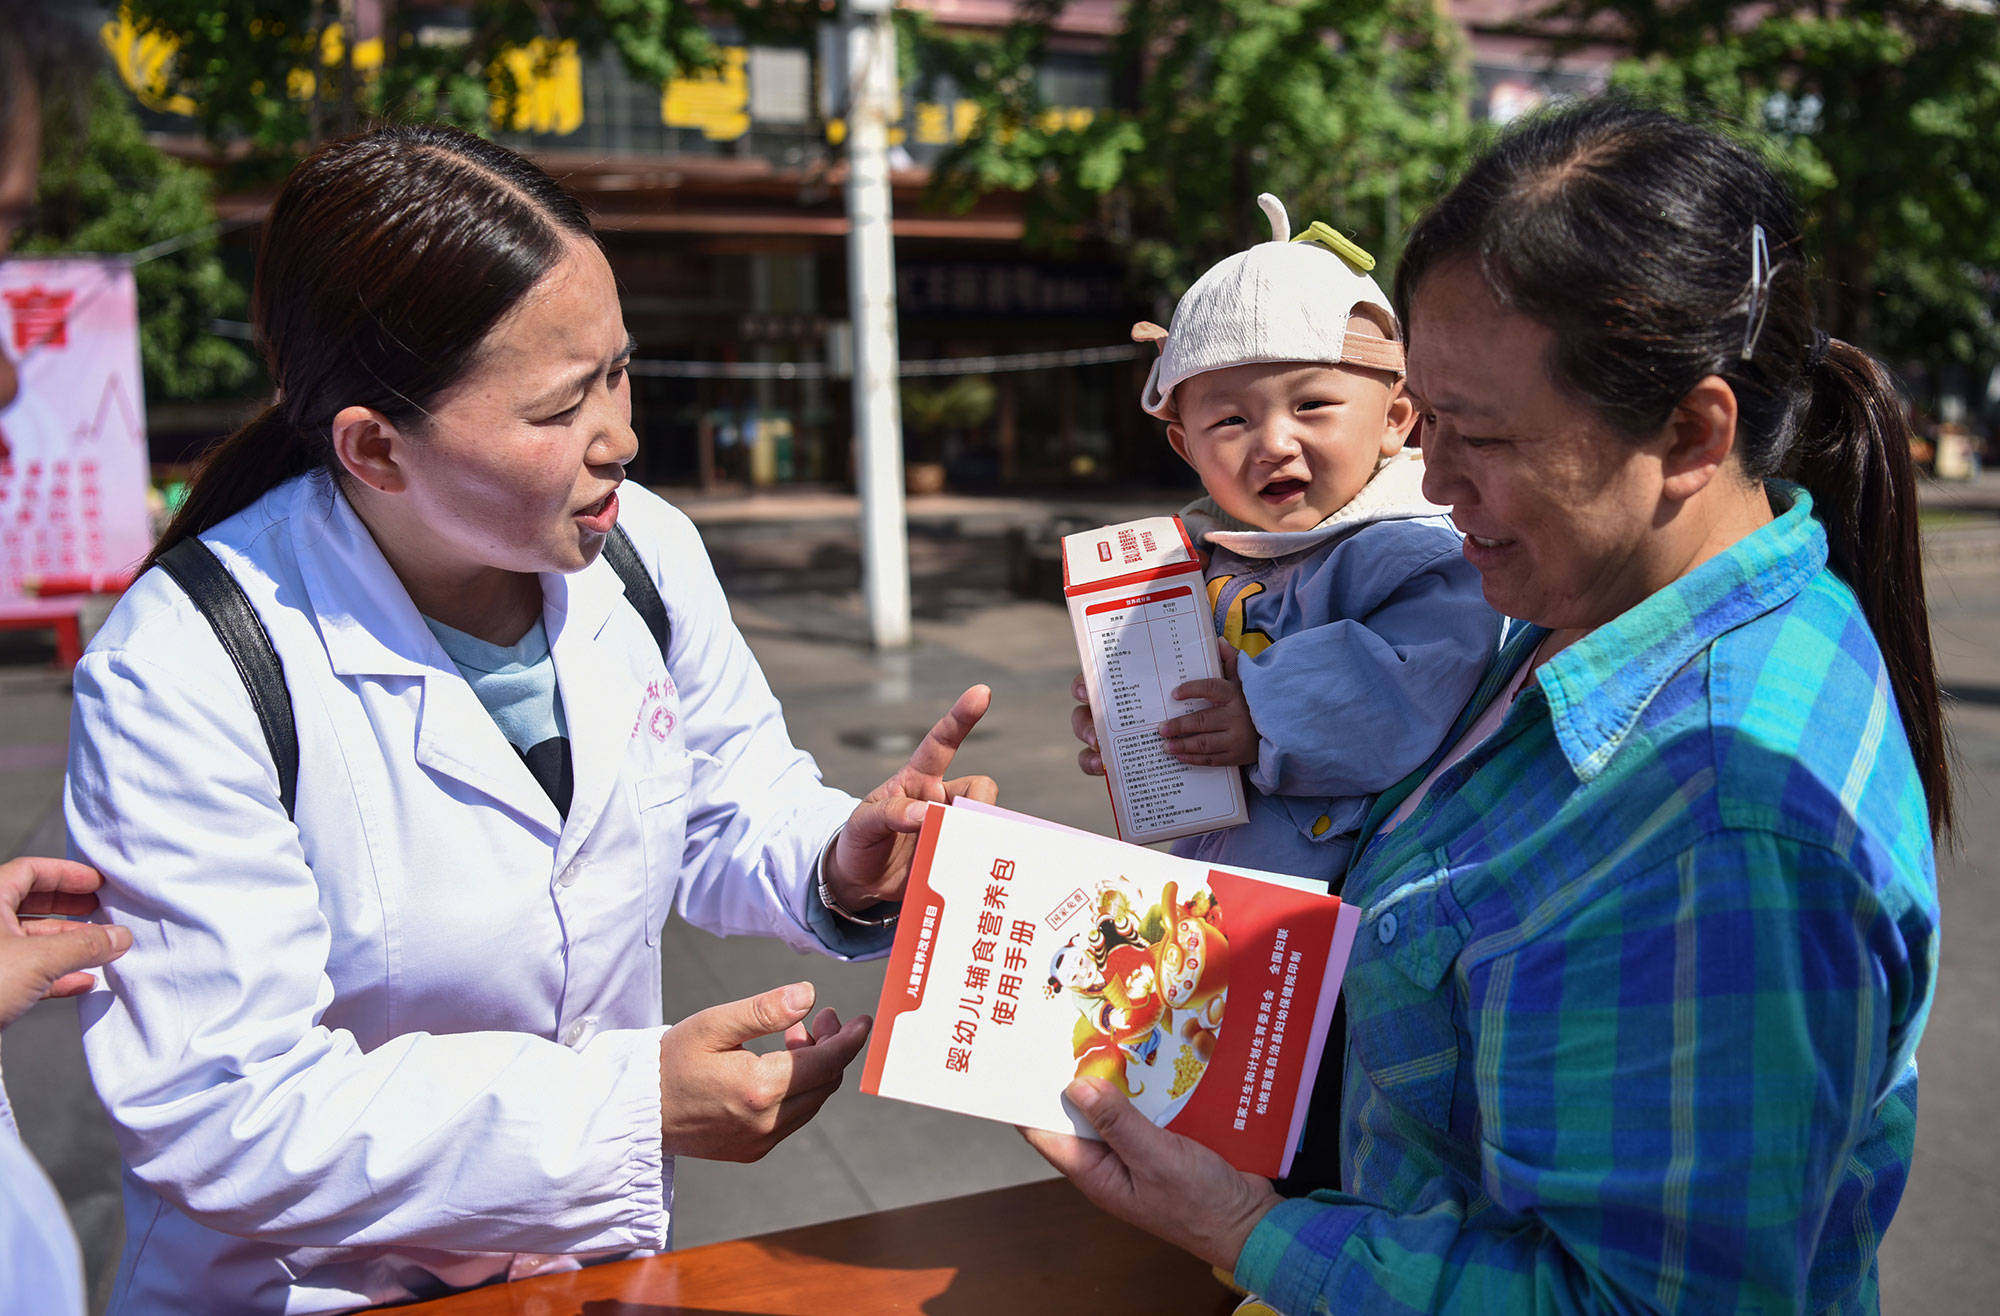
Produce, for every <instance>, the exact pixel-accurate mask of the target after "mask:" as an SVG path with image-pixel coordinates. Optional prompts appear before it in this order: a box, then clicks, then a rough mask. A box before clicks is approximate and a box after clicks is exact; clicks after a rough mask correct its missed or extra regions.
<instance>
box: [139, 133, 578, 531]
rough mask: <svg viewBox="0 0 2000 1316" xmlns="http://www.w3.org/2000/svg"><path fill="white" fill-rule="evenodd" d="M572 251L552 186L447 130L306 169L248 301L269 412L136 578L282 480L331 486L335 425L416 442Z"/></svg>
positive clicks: (214, 469)
mask: <svg viewBox="0 0 2000 1316" xmlns="http://www.w3.org/2000/svg"><path fill="white" fill-rule="evenodd" d="M579 238H580V239H583V240H585V241H591V242H594V241H595V240H596V238H595V235H594V234H593V232H592V230H591V227H590V219H589V217H588V216H587V215H586V214H585V213H584V210H583V207H582V206H581V205H580V204H578V202H577V200H576V198H575V197H573V196H571V195H570V194H569V193H568V192H567V191H565V190H564V189H563V187H562V185H561V184H559V183H557V182H556V181H555V180H554V179H552V178H550V177H549V176H548V175H547V174H545V173H543V172H542V171H541V170H540V169H538V168H536V167H535V166H534V165H532V164H530V163H529V162H528V161H527V160H525V159H523V158H522V157H521V156H519V155H517V154H516V153H514V152H513V151H510V150H508V149H507V148H506V147H504V146H497V145H495V144H494V143H492V142H489V141H486V140H484V139H483V138H479V137H475V136H473V135H472V134H470V133H466V132H461V131H460V130H458V129H456V128H448V127H444V126H442V125H436V124H415V125H406V126H399V127H390V128H381V129H377V130H376V131H374V132H368V133H362V134H360V135H358V136H354V137H348V138H343V139H341V140H339V141H335V142H329V143H327V144H326V145H325V146H323V147H321V148H320V149H319V150H317V151H315V152H314V153H313V154H312V155H310V156H308V157H307V158H306V159H305V160H304V161H303V162H301V163H300V164H299V166H298V167H297V168H296V169H294V170H293V171H292V173H291V176H290V177H289V178H287V179H286V180H285V185H284V188H283V190H281V191H280V192H279V194H278V199H277V201H276V202H275V203H274V204H273V205H272V207H271V214H270V217H269V218H268V219H267V220H266V221H265V225H264V235H263V240H262V243H261V244H260V246H259V248H258V255H257V278H256V284H255V287H254V289H253V291H252V293H251V321H252V324H253V326H254V328H255V330H256V335H257V345H258V348H259V350H260V351H261V352H262V353H263V356H264V361H265V364H266V365H267V366H268V367H269V369H270V373H271V379H272V382H273V383H275V384H276V385H277V399H276V401H274V402H273V403H272V404H271V405H270V406H269V407H267V408H265V410H264V411H263V412H262V414H260V415H258V416H257V417H256V418H255V419H253V420H251V421H250V423H249V424H247V425H245V426H244V427H243V428H242V429H240V430H238V431H236V433H234V434H232V435H230V436H229V437H228V438H226V439H223V440H222V441H221V442H220V443H218V444H216V445H215V446H214V447H213V448H211V449H210V450H209V451H208V452H207V453H206V454H205V455H204V456H203V458H202V462H201V465H200V468H199V469H198V470H197V471H196V473H195V476H194V479H193V481H192V482H191V484H190V486H189V490H188V496H187V500H186V501H185V502H184V503H182V504H181V508H180V511H179V512H178V513H176V514H175V516H174V519H173V521H172V523H171V524H169V525H168V527H167V530H166V533H165V534H164V535H162V536H161V538H160V542H159V543H158V544H156V545H155V546H154V548H153V552H152V554H151V555H150V556H149V557H148V558H147V560H146V564H147V565H148V566H151V565H152V563H153V562H154V561H156V560H157V559H158V558H159V556H160V554H162V553H164V552H166V550H168V549H169V548H172V547H173V546H174V545H175V544H177V543H179V542H180V541H181V540H183V539H186V538H188V537H189V536H192V535H198V534H200V533H201V532H202V531H204V530H206V529H208V528H209V527H210V526H212V525H215V524H216V523H217V522H219V521H221V520H223V519H224V518H226V517H229V516H231V515H233V514H234V513H236V512H238V511H240V510H242V509H243V508H245V507H247V506H249V505H250V504H251V503H252V502H254V501H255V500H256V499H257V498H259V497H260V496H262V495H263V494H264V493H266V492H267V491H269V490H271V489H273V488H275V487H277V486H278V485H279V484H282V483H283V482H284V481H286V480H288V479H290V478H292V477H293V476H295V475H301V474H303V473H305V472H307V471H310V470H313V469H316V468H320V467H327V468H331V467H332V466H333V465H334V463H335V457H334V454H333V441H332V425H333V418H334V416H335V415H336V414H338V413H339V412H340V411H341V410H342V409H343V408H346V407H350V406H362V407H371V408H373V409H375V410H377V411H380V412H381V413H382V414H383V415H385V416H387V417H388V418H389V419H390V420H391V421H393V422H394V423H395V424H397V425H398V426H411V427H416V428H421V424H422V421H423V419H424V418H425V417H426V416H427V411H428V406H429V404H430V403H431V402H432V401H433V400H434V399H435V398H436V397H437V396H438V395H439V394H440V393H442V392H443V391H444V390H446V389H447V388H449V387H450V386H451V385H452V384H453V383H455V382H457V381H458V379H459V378H460V377H461V376H463V375H464V373H465V371H466V370H467V368H468V367H470V366H471V365H472V363H473V361H474V359H475V357H476V355H477V353H478V351H479V348H480V345H481V344H482V343H483V342H484V341H485V339H486V335H487V333H488V332H489V331H490V330H491V329H492V328H493V326H494V325H495V324H497V323H498V322H499V321H500V320H501V319H502V318H503V317H504V316H505V315H506V314H507V313H508V312H509V311H510V310H512V309H513V308H514V306H515V305H516V304H517V303H518V302H519V301H520V300H521V298H522V297H523V296H524V295H525V294H526V293H527V291H528V290H529V289H530V288H532V287H534V286H535V284H537V283H538V282H540V281H541V279H542V277H543V276H544V275H546V274H547V273H548V272H549V271H550V270H551V269H553V268H554V267H555V266H556V265H557V264H558V263H559V262H560V261H561V260H562V257H563V254H564V251H565V250H566V244H567V242H568V241H570V240H574V239H579Z"/></svg>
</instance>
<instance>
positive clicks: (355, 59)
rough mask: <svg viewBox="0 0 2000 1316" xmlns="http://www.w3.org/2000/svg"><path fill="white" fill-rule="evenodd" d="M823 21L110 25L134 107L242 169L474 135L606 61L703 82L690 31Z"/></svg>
mask: <svg viewBox="0 0 2000 1316" xmlns="http://www.w3.org/2000/svg"><path fill="white" fill-rule="evenodd" d="M823 17H825V15H824V14H823V13H822V12H821V10H820V8H819V5H818V4H817V3H816V2H815V0H707V2H706V3H704V4H702V5H701V6H699V7H697V6H695V5H693V4H691V3H688V0H573V2H571V3H563V4H551V3H525V4H524V3H521V2H520V0H467V2H466V3H463V4H460V5H456V6H450V7H440V6H435V5H413V4H401V3H398V2H397V0H124V3H123V4H122V5H121V6H120V11H119V17H118V20H117V22H118V25H122V28H121V32H120V38H119V39H120V40H128V41H131V42H132V43H134V46H135V49H136V48H137V47H138V46H140V45H143V46H144V51H143V53H141V54H139V55H138V56H137V57H136V58H135V59H134V61H133V62H134V63H136V64H139V65H141V66H143V69H144V72H145V75H146V77H147V79H148V81H149V82H150V84H151V85H150V86H149V87H148V88H147V89H146V95H147V98H148V99H149V100H151V101H153V102H154V103H155V104H169V103H170V104H172V105H173V106H174V108H176V109H177V110H179V111H181V112H184V113H188V114H191V115H193V116H194V117H195V118H196V119H197V120H198V121H199V122H200V123H201V126H202V130H203V132H204V133H205V134H206V135H207V136H208V137H209V139H210V140H211V141H213V142H215V143H216V144H217V145H218V146H221V145H228V146H231V147H233V148H236V149H241V148H243V147H245V146H247V147H248V149H249V151H250V152H251V155H252V164H253V167H254V165H255V164H258V163H264V164H268V163H270V162H271V161H274V160H277V161H289V160H290V159H291V158H293V157H294V156H295V155H296V153H297V152H298V150H299V149H300V147H301V146H305V145H310V144H311V143H313V142H317V141H319V140H321V139H323V138H325V137H329V136H334V135H339V134H343V133H348V132H353V131H356V130H357V129H359V128H362V127H364V126H366V125H367V124H368V123H370V122H373V121H378V120H384V119H388V120H404V119H426V120H443V121H445V122H450V123H456V124H458V125H460V126H461V127H465V128H468V129H471V130H473V131H475V132H489V131H491V130H492V128H493V126H494V125H495V124H496V123H497V124H501V125H506V124H509V123H511V122H513V121H514V119H515V117H516V114H517V112H519V111H520V110H521V109H522V108H523V105H524V101H525V100H526V99H527V98H529V97H530V96H531V95H532V90H533V88H532V84H533V82H534V80H535V79H536V77H537V76H538V75H540V74H544V73H547V72H548V71H549V69H550V68H551V67H552V66H553V65H554V64H555V63H556V62H557V61H559V60H562V59H566V58H577V57H581V58H588V57H590V56H592V55H595V54H596V53H597V52H599V51H601V50H604V49H606V48H607V47H608V48H611V49H614V50H616V51H617V52H618V54H619V56H620V57H621V58H622V59H623V60H624V62H625V64H626V66H627V67H628V68H630V69H631V70H632V72H633V73H634V74H635V75H637V76H639V77H641V78H643V79H647V80H650V81H653V82H665V81H666V80H667V79H669V78H671V77H674V76H675V75H677V74H682V73H686V72H689V71H699V70H703V69H707V68H710V67H712V66H713V65H714V64H715V62H716V60H717V58H718V52H717V48H716V46H715V44H714V42H712V41H711V40H710V39H709V36H708V32H707V30H706V28H705V27H704V25H703V24H704V20H705V19H706V20H709V21H714V20H721V21H726V22H729V23H731V24H732V25H734V26H736V27H737V28H739V29H740V30H742V31H743V32H745V33H746V34H747V35H752V36H763V37H775V36H778V35H782V34H786V33H791V34H796V33H797V32H798V31H800V30H801V25H803V24H807V23H811V22H816V21H818V20H820V19H821V18H823Z"/></svg>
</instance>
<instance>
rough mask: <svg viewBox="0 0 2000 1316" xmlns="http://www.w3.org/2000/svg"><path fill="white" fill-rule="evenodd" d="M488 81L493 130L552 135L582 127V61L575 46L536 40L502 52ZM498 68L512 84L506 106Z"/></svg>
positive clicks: (505, 93) (504, 87) (546, 39)
mask: <svg viewBox="0 0 2000 1316" xmlns="http://www.w3.org/2000/svg"><path fill="white" fill-rule="evenodd" d="M494 63H495V65H496V71H495V73H494V74H493V76H492V78H491V79H490V80H489V82H488V86H489V87H490V88H491V90H492V92H493V126H494V127H495V128H502V129H507V130H509V131H512V132H517V133H553V134H556V135H558V136H562V135H567V134H569V133H573V132H575V131H576V130H577V129H578V128H580V127H582V126H583V61H582V60H581V59H579V58H578V57H577V53H576V42H574V41H550V40H549V39H548V38H546V37H536V38H535V39H534V40H533V41H530V42H529V43H528V44H527V45H525V46H514V47H511V48H510V49H507V50H504V51H502V52H501V54H500V58H499V59H497V60H495V61H494ZM500 68H504V69H505V70H506V72H507V74H508V75H511V77H512V78H513V82H514V88H513V98H512V101H511V103H510V102H509V101H508V97H507V86H506V78H504V77H502V76H501V75H500V73H499V71H498V69H500Z"/></svg>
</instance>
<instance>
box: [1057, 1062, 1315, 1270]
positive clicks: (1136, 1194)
mask: <svg viewBox="0 0 2000 1316" xmlns="http://www.w3.org/2000/svg"><path fill="white" fill-rule="evenodd" d="M1063 1095H1064V1096H1066V1097H1068V1098H1069V1100H1070V1104H1072V1105H1074V1106H1075V1107H1076V1108H1077V1109H1078V1110H1079V1111H1081V1112H1082V1113H1083V1117H1084V1118H1085V1119H1087V1120H1089V1121H1090V1123H1091V1127H1093V1128H1095V1129H1096V1130H1097V1131H1098V1133H1100V1134H1102V1135H1103V1137H1104V1141H1103V1142H1092V1141H1090V1140H1089V1139H1088V1138H1078V1137H1074V1136H1072V1135H1070V1134H1067V1133H1049V1132H1046V1131H1045V1130H1042V1129H1023V1130H1022V1131H1021V1132H1022V1134H1023V1136H1025V1137H1026V1138H1027V1140H1028V1144H1029V1145H1030V1146H1032V1147H1033V1148H1034V1149H1035V1150H1036V1151H1038V1152H1040V1153H1041V1154H1042V1156H1043V1158H1044V1159H1045V1160H1047V1161H1048V1163H1049V1164H1050V1165H1053V1166H1055V1167H1056V1169H1058V1170H1061V1171H1062V1172H1063V1174H1064V1175H1065V1176H1066V1177H1067V1178H1068V1179H1069V1181H1070V1182H1071V1183H1074V1184H1075V1185H1076V1186H1077V1187H1078V1188H1080V1189H1082V1190H1083V1195H1084V1196H1085V1197H1088V1198H1089V1199H1090V1200H1091V1201H1093V1202H1095V1203H1097V1205H1099V1206H1101V1207H1103V1208H1104V1209H1105V1210H1106V1211H1109V1212H1110V1213H1111V1214H1112V1215H1115V1216H1117V1217H1118V1218H1119V1219H1120V1220H1123V1221H1125V1222H1126V1223H1128V1224H1133V1225H1137V1226H1138V1227H1139V1228H1141V1229H1143V1230H1145V1231H1146V1232H1147V1233H1149V1234H1154V1235H1157V1236H1158V1237H1160V1238H1163V1239H1165V1240H1166V1241H1167V1242H1169V1243H1172V1244H1173V1245H1174V1246H1175V1247H1179V1248H1183V1249H1185V1250H1186V1251H1189V1252H1192V1253H1193V1254H1194V1255H1196V1256H1198V1257H1200V1258H1201V1259H1202V1260H1203V1261H1206V1262H1208V1263H1209V1264H1210V1265H1211V1266H1215V1267H1217V1268H1218V1269H1220V1270H1221V1271H1222V1272H1223V1273H1224V1274H1232V1273H1234V1272H1235V1270H1236V1259H1237V1257H1238V1256H1239V1255H1240V1254H1241V1253H1242V1251H1243V1244H1244V1243H1245V1242H1247V1241H1248V1240H1249V1238H1250V1231H1251V1230H1252V1229H1254V1228H1256V1225H1257V1222H1258V1221H1259V1220H1262V1219H1263V1218H1264V1213H1265V1212H1267V1211H1269V1210H1270V1209H1271V1208H1272V1207H1274V1206H1276V1205H1277V1204H1278V1202H1279V1201H1280V1200H1281V1199H1280V1198H1279V1197H1278V1194H1277V1193H1276V1192H1274V1191H1273V1190H1272V1188H1271V1185H1270V1182H1269V1181H1268V1180H1266V1179H1263V1178H1260V1177H1259V1176H1257V1175H1254V1174H1245V1173H1244V1172H1243V1171H1241V1170H1238V1169H1236V1168H1235V1167H1234V1166H1232V1165H1230V1163H1229V1162H1228V1161H1225V1160H1223V1159H1222V1157H1220V1156H1218V1155H1217V1154H1216V1153H1214V1152H1212V1151H1210V1150H1209V1149H1208V1148H1206V1147H1204V1146H1202V1145H1201V1144H1200V1143H1198V1142H1196V1141H1194V1140H1193V1139H1191V1138H1184V1137H1182V1136H1181V1135H1180V1134H1178V1133H1170V1132H1168V1131H1167V1130H1166V1129H1163V1128H1160V1127H1159V1126H1158V1125H1156V1124H1154V1123H1153V1122H1152V1121H1151V1120H1149V1119H1147V1118H1146V1117H1145V1116H1144V1115H1141V1114H1140V1113H1139V1112H1138V1110H1137V1109H1136V1108H1135V1107H1134V1106H1133V1105H1132V1103H1131V1102H1129V1101H1127V1100H1126V1099H1125V1098H1124V1097H1123V1096H1122V1095H1120V1094H1119V1093H1118V1091H1117V1090H1116V1089H1115V1088H1113V1087H1112V1086H1111V1084H1109V1083H1107V1082H1105V1081H1104V1080H1103V1079H1101V1078H1080V1079H1077V1080H1076V1081H1074V1082H1072V1083H1071V1084H1070V1085H1069V1087H1068V1088H1067V1089H1065V1090H1064V1092H1063Z"/></svg>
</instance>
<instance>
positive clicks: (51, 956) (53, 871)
mask: <svg viewBox="0 0 2000 1316" xmlns="http://www.w3.org/2000/svg"><path fill="white" fill-rule="evenodd" d="M103 881H104V879H103V878H102V877H100V876H99V875H98V872H97V870H96V869H95V868H91V867H89V866H88V865H86V864H79V863H74V862H72V861H70V860H68V859H33V858H22V859H9V860H8V861H7V862H6V863H4V864H0V1028H5V1027H6V1026H7V1025H8V1024H11V1023H13V1022H14V1021H15V1020H16V1019H18V1018H20V1017H21V1016H22V1015H23V1014H26V1013H27V1010H28V1007H29V1006H31V1005H33V1004H34V1003H35V1002H36V1001H39V1000H41V999H42V998H43V997H45V996H76V995H79V994H80V993H83V992H87V991H89V990H90V988H91V986H92V983H93V979H92V977H91V975H90V974H88V973H85V972H83V970H85V969H94V968H97V967H99V966H101V965H105V964H109V963H110V962H111V961H113V960H115V959H117V958H118V957H119V956H120V955H123V954H124V953H125V950H126V948H127V947H128V946H130V945H131V944H132V934H131V932H129V931H128V930H126V929H125V928H121V927H116V926H110V925H106V924H102V923H71V922H68V921H67V920H68V919H69V918H75V917H80V916H82V915H85V914H88V913H90V912H91V911H92V910H95V909H96V908H97V895H96V891H97V888H98V887H99V886H100V885H102V884H103ZM50 914H52V915H61V916H62V917H60V918H29V919H27V920H26V921H23V918H22V916H23V915H50Z"/></svg>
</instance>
